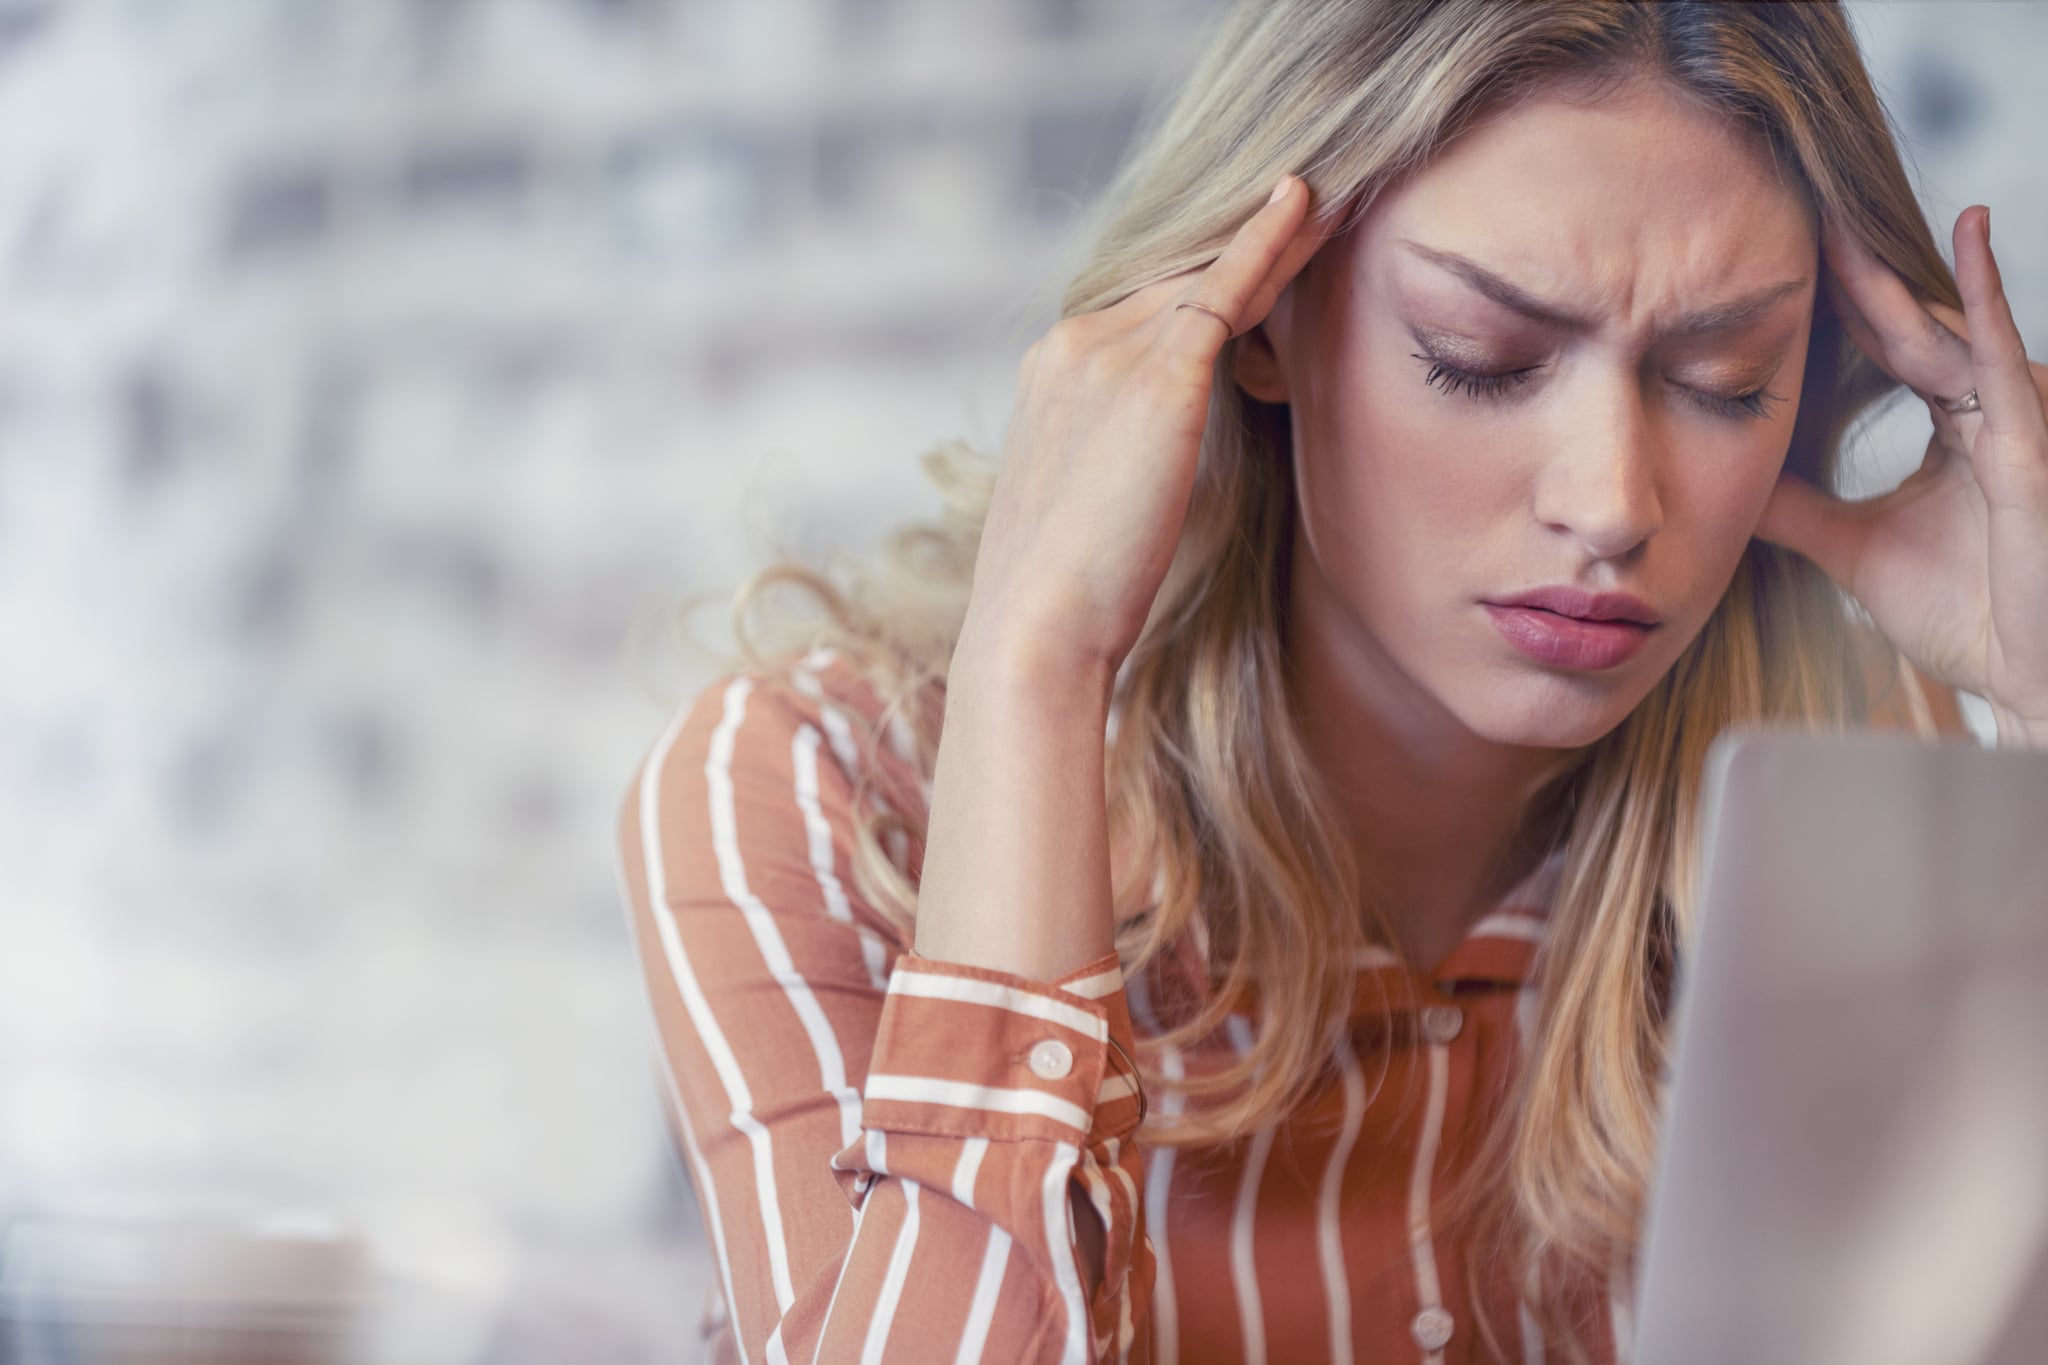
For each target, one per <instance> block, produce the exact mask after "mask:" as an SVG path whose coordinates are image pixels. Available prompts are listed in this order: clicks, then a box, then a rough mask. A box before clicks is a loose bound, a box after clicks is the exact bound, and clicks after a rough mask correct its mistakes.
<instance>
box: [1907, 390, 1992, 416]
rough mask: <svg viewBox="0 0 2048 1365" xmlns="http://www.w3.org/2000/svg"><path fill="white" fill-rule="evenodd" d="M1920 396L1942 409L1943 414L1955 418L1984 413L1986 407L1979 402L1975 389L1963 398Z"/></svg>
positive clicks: (1930, 394) (1925, 394)
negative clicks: (1971, 413)
mask: <svg viewBox="0 0 2048 1365" xmlns="http://www.w3.org/2000/svg"><path fill="white" fill-rule="evenodd" d="M1920 396H1921V397H1922V398H1924V399H1926V400H1927V401H1928V402H1930V403H1932V404H1934V405H1935V406H1936V407H1938V408H1940V409H1941V410H1942V411H1943V412H1945V413H1948V414H1949V415H1950V416H1954V417H1960V416H1962V415H1963V414H1964V413H1966V412H1982V411H1983V410H1984V405H1983V404H1982V403H1980V402H1978V401H1977V391H1976V390H1975V389H1971V390H1970V391H1969V392H1968V393H1966V394H1964V395H1963V396H1962V397H1961V398H1943V397H1941V396H1939V395H1938V394H1932V393H1923V394H1921V395H1920Z"/></svg>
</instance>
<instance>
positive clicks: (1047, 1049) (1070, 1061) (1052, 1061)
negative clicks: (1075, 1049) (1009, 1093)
mask: <svg viewBox="0 0 2048 1365" xmlns="http://www.w3.org/2000/svg"><path fill="white" fill-rule="evenodd" d="M1073 1069H1074V1054H1073V1053H1072V1052H1071V1051H1070V1050H1068V1048H1067V1045H1066V1044H1065V1043H1063V1042H1061V1041H1060V1040H1059V1039H1057V1038H1047V1039H1045V1040H1044V1041H1042V1042H1039V1043H1035V1044H1033V1045H1032V1048H1031V1074H1032V1075H1034V1076H1036V1077H1038V1079H1040V1080H1042V1081H1062V1080H1065V1079H1066V1077H1067V1073H1068V1072H1069V1071H1072V1070H1073Z"/></svg>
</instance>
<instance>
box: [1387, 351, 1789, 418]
mask: <svg viewBox="0 0 2048 1365" xmlns="http://www.w3.org/2000/svg"><path fill="white" fill-rule="evenodd" d="M1415 359H1417V360H1420V361H1422V362H1424V363H1425V364H1427V365H1428V366H1429V372H1428V373H1427V374H1425V375H1424V376H1423V378H1422V382H1423V383H1425V384H1428V385H1430V386H1431V387H1433V388H1435V387H1441V388H1442V389H1443V391H1444V392H1445V393H1455V394H1463V395H1465V396H1467V397H1470V398H1475V399H1499V398H1502V397H1504V396H1505V395H1506V394H1507V392H1508V391H1509V390H1510V389H1514V388H1519V387H1520V386H1521V385H1523V384H1526V383H1528V382H1529V381H1530V380H1531V379H1532V378H1534V377H1535V375H1536V372H1537V371H1538V370H1540V369H1542V368H1544V367H1543V366H1541V365H1531V366H1529V367H1528V368H1526V369H1520V370H1509V371H1507V372H1505V373H1503V374H1473V373H1472V372H1471V371H1469V370H1461V369H1459V368H1458V367H1457V366H1455V365H1452V364H1450V363H1448V362H1446V361H1443V360H1439V359H1437V357H1435V356H1433V355H1416V356H1415ZM1672 387H1674V388H1676V389H1677V390H1678V391H1679V392H1680V393H1682V394H1684V395H1685V396H1686V399H1687V401H1688V402H1690V403H1692V404H1693V405H1694V406H1695V407H1697V408H1699V409H1701V410H1702V411H1704V412H1709V413H1712V414H1714V415H1715V416H1717V417H1732V418H1737V419H1752V418H1762V417H1768V416H1770V415H1771V411H1770V408H1769V406H1768V404H1767V403H1766V401H1765V400H1770V401H1771V402H1783V401H1784V398H1783V396H1782V395H1780V394H1775V393H1771V392H1769V391H1767V390H1766V389H1764V388H1761V387H1758V388H1754V389H1751V390H1750V391H1749V392H1747V393H1737V394H1725V395H1724V394H1718V393H1705V392H1702V391H1701V390H1699V389H1692V388H1687V387H1686V386H1685V385H1683V384H1675V385H1673V386H1672Z"/></svg>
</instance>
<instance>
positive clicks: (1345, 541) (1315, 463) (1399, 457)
mask: <svg viewBox="0 0 2048 1365" xmlns="http://www.w3.org/2000/svg"><path fill="white" fill-rule="evenodd" d="M1389 387H1392V386H1391V385H1389V384H1388V383H1386V382H1384V381H1374V382H1372V383H1371V384H1370V385H1369V386H1368V385H1361V386H1360V387H1359V388H1357V389H1353V390H1351V391H1349V392H1347V393H1345V394H1343V395H1342V396H1341V398H1340V401H1338V402H1335V403H1330V404H1326V405H1324V406H1323V407H1321V408H1320V409H1311V410H1309V411H1306V412H1304V413H1303V414H1302V418H1301V420H1302V422H1303V429H1302V430H1301V431H1300V432H1298V433H1297V442H1296V447H1295V448H1296V451H1297V455H1296V463H1295V476H1296V480H1297V483H1296V488H1297V490H1298V492H1299V493H1300V495H1301V506H1302V513H1301V515H1302V520H1303V523H1304V525H1305V527H1306V529H1307V532H1308V536H1309V540H1310V548H1311V549H1312V551H1313V552H1314V554H1315V556H1316V559H1317V561H1318V562H1319V563H1320V564H1321V565H1322V566H1323V568H1324V570H1325V571H1326V573H1327V574H1328V575H1329V576H1330V578H1331V579H1332V580H1333V581H1335V582H1337V583H1340V584H1342V585H1343V587H1344V590H1345V592H1346V594H1347V595H1349V596H1351V597H1353V598H1354V599H1356V600H1358V601H1359V602H1360V603H1361V604H1363V603H1364V602H1366V601H1368V600H1374V601H1378V602H1380V603H1382V604H1384V605H1385V607H1386V608H1387V609H1390V610H1391V609H1393V608H1394V606H1395V604H1396V602H1397V601H1398V600H1400V599H1406V598H1411V597H1413V596H1414V595H1415V591H1416V586H1417V585H1418V584H1423V585H1428V584H1435V585H1439V586H1440V585H1441V584H1443V583H1444V582H1446V581H1447V578H1448V576H1451V575H1453V574H1454V573H1455V570H1456V569H1457V566H1459V565H1460V564H1465V563H1469V562H1470V561H1471V559H1472V558H1473V555H1474V552H1475V551H1474V543H1475V542H1478V541H1483V540H1485V539H1486V538H1487V528H1489V527H1497V526H1498V525H1500V522H1501V518H1500V515H1499V507H1498V505H1497V504H1499V503H1500V502H1501V500H1502V499H1503V498H1505V497H1510V496H1512V484H1511V481H1510V480H1508V479H1505V478H1503V477H1501V475H1502V470H1501V468H1500V466H1499V461H1498V454H1497V452H1490V451H1488V450H1487V449H1486V448H1485V446H1484V445H1483V444H1481V443H1475V442H1474V441H1472V439H1471V437H1470V433H1469V431H1467V430H1464V429H1461V428H1460V427H1459V425H1458V424H1457V423H1455V422H1453V421H1451V420H1449V418H1448V416H1447V415H1446V414H1444V413H1443V412H1442V411H1440V407H1441V405H1440V404H1439V403H1436V402H1433V401H1431V400H1432V398H1433V397H1434V395H1432V394H1430V393H1429V392H1427V391H1426V390H1422V389H1421V386H1420V385H1419V384H1418V385H1416V388H1417V389H1418V390H1419V391H1420V396H1419V397H1414V396H1409V395H1404V394H1401V393H1398V392H1395V393H1389V392H1387V390H1388V388H1389Z"/></svg>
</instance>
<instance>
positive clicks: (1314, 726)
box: [1287, 560, 1583, 967]
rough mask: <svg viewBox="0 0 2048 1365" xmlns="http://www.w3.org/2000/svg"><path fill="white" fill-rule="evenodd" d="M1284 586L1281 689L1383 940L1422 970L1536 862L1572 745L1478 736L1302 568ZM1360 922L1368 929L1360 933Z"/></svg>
mask: <svg viewBox="0 0 2048 1365" xmlns="http://www.w3.org/2000/svg"><path fill="white" fill-rule="evenodd" d="M1294 569H1295V572H1294V573H1293V574H1292V575H1291V582H1290V586H1289V593H1288V596H1289V611H1288V630H1287V634H1288V640H1287V654H1288V664H1289V670H1288V677H1289V686H1290V690H1291V692H1292V694H1293V700H1294V704H1295V708H1296V712H1297V716H1298V720H1299V723H1300V725H1301V728H1302V732H1303V737H1304V738H1305V739H1306V741H1307V744H1308V750H1309V752H1310V753H1311V754H1312V755H1314V756H1315V760H1316V762H1317V764H1318V767H1319V771H1320V772H1321V775H1322V776H1323V778H1324V780H1325V782H1326V783H1327V785H1328V787H1329V789H1330V791H1331V793H1332V795H1333V797H1334V799H1335V800H1336V802H1337V806H1338V814H1339V817H1340V819H1341V821H1342V823H1343V825H1344V827H1345V829H1346V831H1347V832H1348V834H1349V836H1350V841H1351V847H1352V849H1353V850H1354V852H1355V855H1356V859H1357V864H1358V867H1359V871H1360V878H1361V882H1362V883H1363V885H1362V887H1361V890H1362V893H1363V894H1364V896H1365V898H1366V900H1367V902H1368V904H1367V905H1362V906H1360V907H1359V909H1360V912H1361V913H1365V914H1368V915H1369V916H1373V918H1376V917H1377V916H1376V915H1375V914H1374V912H1373V911H1372V910H1371V908H1370V907H1372V906H1375V905H1376V906H1377V908H1378V909H1377V915H1384V916H1385V919H1386V924H1385V930H1386V932H1387V933H1388V934H1390V935H1391V937H1392V940H1393V941H1392V943H1391V944H1390V945H1389V946H1391V947H1393V948H1394V949H1396V950H1397V951H1398V952H1400V953H1401V954H1402V956H1403V957H1405V958H1406V959H1407V960H1408V961H1409V962H1410V963H1412V964H1415V965H1417V966H1422V967H1433V966H1435V965H1436V964H1437V963H1438V962H1440V961H1441V960H1442V959H1443V957H1444V956H1445V955H1446V954H1447V953H1449V952H1450V950H1451V949H1452V948H1454V947H1456V946H1457V943H1458V942H1459V940H1460V939H1462V938H1463V937H1464V936H1465V934H1466V932H1467V931H1468V930H1469V929H1470V928H1471V927H1472V925H1473V924H1474V923H1476V922H1477V921H1478V920H1480V919H1481V918H1483V917H1484V916H1485V915H1486V914H1487V913H1488V912H1489V911H1491V910H1492V909H1494V908H1495V907H1496V906H1497V905H1498V904H1499V903H1500V901H1501V899H1502V898H1503V897H1504V896H1505V895H1506V894H1507V893H1508V892H1509V891H1511V890H1512V889H1513V888H1514V887H1515V885H1516V884H1517V883H1518V882H1520V881H1521V880H1522V879H1523V878H1524V877H1526V876H1527V875H1529V873H1530V872H1531V871H1533V870H1534V869H1535V867H1536V866H1537V864H1538V863H1539V862H1540V861H1541V860H1542V857H1543V855H1544V853H1545V851H1546V849H1547V848H1548V847H1549V846H1550V843H1551V841H1552V839H1553V837H1554V836H1555V834H1556V833H1557V832H1558V831H1557V822H1558V819H1559V817H1560V815H1561V812H1560V811H1559V810H1558V809H1557V808H1556V804H1555V802H1554V801H1544V800H1543V799H1542V798H1543V795H1544V792H1545V789H1546V788H1547V787H1550V786H1551V784H1552V783H1553V781H1554V779H1556V778H1557V777H1559V776H1561V775H1562V774H1563V773H1564V772H1565V771H1567V770H1568V769H1569V768H1570V767H1571V766H1573V764H1574V763H1575V762H1576V760H1577V758H1578V757H1579V756H1580V754H1581V753H1583V751H1582V750H1559V749H1549V748H1537V747H1529V746H1520V745H1512V744H1500V743H1495V742H1493V741H1491V740H1488V739H1485V738H1483V737H1481V736H1479V735H1477V734H1474V733H1473V731H1472V730H1471V729H1470V728H1469V727H1468V726H1466V725H1465V724H1464V723H1463V722H1462V721H1460V720H1459V719H1458V718H1457V717H1456V716H1455V715H1453V714H1451V713H1450V712H1449V711H1448V710H1446V709H1445V708H1444V707H1443V705H1442V704H1441V703H1440V702H1439V701H1437V700H1436V698H1434V697H1433V696H1431V695H1429V694H1427V693H1425V692H1424V691H1423V689H1422V688H1421V687H1420V686H1419V685H1418V684H1417V683H1416V682H1415V681H1414V680H1413V679H1412V678H1410V677H1408V676H1407V675H1406V674H1405V673H1403V672H1402V671H1401V669H1400V668H1399V667H1398V665H1397V664H1396V663H1395V662H1394V661H1393V660H1392V659H1391V658H1389V657H1388V656H1387V655H1386V654H1385V652H1384V651H1382V650H1381V649H1380V648H1379V647H1378V645H1377V644H1376V643H1375V642H1374V641H1373V640H1372V639H1371V638H1370V636H1369V635H1368V634H1367V633H1366V632H1365V631H1364V630H1363V629H1362V628H1360V626H1359V624H1358V623H1357V622H1356V620H1355V618H1352V617H1350V615H1349V613H1348V611H1347V609H1346V608H1344V606H1343V605H1342V603H1341V602H1340V600H1339V599H1338V598H1337V597H1336V595H1335V594H1333V593H1330V592H1328V591H1326V590H1320V589H1325V588H1326V587H1327V585H1324V584H1322V583H1321V580H1320V578H1319V576H1318V575H1317V573H1316V570H1315V568H1314V567H1313V565H1312V564H1311V563H1307V562H1303V561H1301V560H1297V562H1296V563H1295V565H1294ZM1373 918H1368V932H1374V923H1373Z"/></svg>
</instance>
